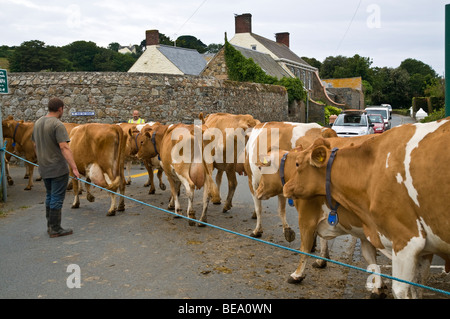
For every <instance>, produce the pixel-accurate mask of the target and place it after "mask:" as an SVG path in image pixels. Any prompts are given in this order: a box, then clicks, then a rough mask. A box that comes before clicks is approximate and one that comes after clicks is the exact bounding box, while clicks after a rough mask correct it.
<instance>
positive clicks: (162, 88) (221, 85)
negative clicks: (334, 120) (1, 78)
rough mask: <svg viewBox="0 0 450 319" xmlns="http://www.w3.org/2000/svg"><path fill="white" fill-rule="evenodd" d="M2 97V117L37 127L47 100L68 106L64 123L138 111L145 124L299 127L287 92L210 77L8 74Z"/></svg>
mask: <svg viewBox="0 0 450 319" xmlns="http://www.w3.org/2000/svg"><path fill="white" fill-rule="evenodd" d="M8 83H9V90H10V94H7V95H0V103H1V107H2V116H3V118H6V117H7V116H8V115H13V116H14V118H16V119H23V120H26V121H35V120H36V119H38V118H39V117H41V116H43V115H45V114H46V113H47V103H48V100H49V99H50V98H52V97H54V96H56V97H59V98H61V99H62V100H64V102H65V105H66V108H65V113H64V117H63V121H66V122H75V123H88V122H100V123H118V122H123V121H127V120H128V119H129V118H130V117H131V114H132V111H133V110H134V109H137V110H139V111H140V113H141V116H142V118H144V119H145V120H146V121H159V122H161V123H164V124H169V123H178V122H183V123H192V122H193V121H194V120H195V119H198V115H199V113H200V112H203V113H204V114H205V115H206V114H209V113H216V112H227V113H234V114H251V115H253V116H254V117H255V118H257V119H259V120H260V121H263V122H264V121H298V120H299V119H298V118H297V116H296V115H289V112H288V97H287V92H286V90H285V88H284V87H281V86H273V85H264V84H255V83H240V82H239V83H238V82H232V81H228V80H218V79H216V78H214V77H207V76H201V77H200V76H183V75H165V74H148V73H126V72H70V73H69V72H68V73H53V72H39V73H9V74H8Z"/></svg>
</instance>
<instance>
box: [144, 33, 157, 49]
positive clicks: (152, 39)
mask: <svg viewBox="0 0 450 319" xmlns="http://www.w3.org/2000/svg"><path fill="white" fill-rule="evenodd" d="M145 44H146V45H147V46H149V45H158V44H159V31H158V30H147V31H145Z"/></svg>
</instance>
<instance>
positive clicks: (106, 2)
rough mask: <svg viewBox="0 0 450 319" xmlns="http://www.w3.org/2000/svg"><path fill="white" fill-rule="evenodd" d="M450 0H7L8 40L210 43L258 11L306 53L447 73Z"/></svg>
mask: <svg viewBox="0 0 450 319" xmlns="http://www.w3.org/2000/svg"><path fill="white" fill-rule="evenodd" d="M447 3H450V0H446V1H444V0H395V1H393V0H389V1H388V0H379V1H377V0H339V1H337V0H315V1H312V0H277V1H268V0H225V1H224V0H220V1H219V0H160V1H155V0H147V1H144V0H125V1H124V0H78V1H64V0H0V30H1V31H0V45H8V46H12V45H20V44H21V43H22V42H24V41H30V40H40V41H43V42H45V44H46V45H56V46H63V45H67V44H70V43H72V42H74V41H77V40H85V41H93V42H95V43H96V44H97V45H99V46H102V47H107V46H108V44H109V43H111V42H118V43H120V44H121V45H128V44H139V43H140V42H141V41H142V40H144V39H145V31H146V30H150V29H158V30H159V32H160V33H163V34H165V35H166V36H169V37H170V38H171V39H172V40H173V39H175V38H176V37H178V36H181V35H193V36H195V37H197V38H198V39H200V40H201V41H202V42H203V43H205V44H206V45H208V44H211V43H223V42H224V34H225V32H226V33H227V35H228V39H231V38H232V37H233V36H234V15H235V14H243V13H251V14H252V31H253V33H256V34H258V35H261V36H263V37H266V38H269V39H273V40H274V39H275V37H274V35H275V33H278V32H289V33H290V47H291V50H292V51H294V52H295V53H296V54H297V55H298V56H306V57H310V58H316V59H318V60H319V61H323V60H324V59H325V58H326V57H327V56H336V55H344V56H353V55H355V54H359V55H361V56H364V57H370V58H371V59H372V60H373V64H372V66H379V67H383V66H387V67H394V68H395V67H398V66H399V65H400V63H401V61H403V60H404V59H406V58H414V59H417V60H420V61H423V62H424V63H427V64H429V65H430V66H431V67H432V68H433V69H434V70H435V71H436V72H437V73H438V74H440V75H443V74H444V68H445V65H444V53H445V52H444V28H445V21H444V20H445V5H446V4H447Z"/></svg>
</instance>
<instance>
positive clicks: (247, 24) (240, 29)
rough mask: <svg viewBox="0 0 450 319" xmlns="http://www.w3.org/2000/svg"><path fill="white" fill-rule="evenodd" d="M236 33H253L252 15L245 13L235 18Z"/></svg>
mask: <svg viewBox="0 0 450 319" xmlns="http://www.w3.org/2000/svg"><path fill="white" fill-rule="evenodd" d="M234 25H235V33H251V32H252V15H251V14H250V13H244V14H241V15H235V16H234Z"/></svg>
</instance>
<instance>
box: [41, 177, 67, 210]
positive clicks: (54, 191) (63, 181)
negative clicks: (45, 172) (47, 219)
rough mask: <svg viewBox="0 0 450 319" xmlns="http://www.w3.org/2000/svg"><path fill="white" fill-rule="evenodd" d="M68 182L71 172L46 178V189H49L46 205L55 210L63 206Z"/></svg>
mask: <svg viewBox="0 0 450 319" xmlns="http://www.w3.org/2000/svg"><path fill="white" fill-rule="evenodd" d="M68 182H69V174H66V175H62V176H59V177H54V178H44V184H45V189H46V190H47V196H46V198H45V206H46V207H48V208H50V209H55V210H56V209H61V208H62V206H63V203H64V198H65V196H66V190H67V183H68Z"/></svg>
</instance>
